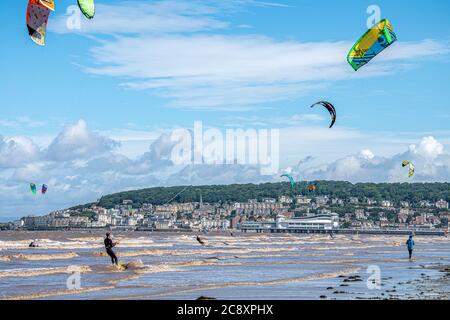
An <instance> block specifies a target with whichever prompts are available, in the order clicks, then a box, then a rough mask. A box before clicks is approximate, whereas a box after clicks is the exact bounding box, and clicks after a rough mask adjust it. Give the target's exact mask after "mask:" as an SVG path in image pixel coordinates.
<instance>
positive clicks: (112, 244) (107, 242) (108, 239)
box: [105, 232, 119, 266]
mask: <svg viewBox="0 0 450 320" xmlns="http://www.w3.org/2000/svg"><path fill="white" fill-rule="evenodd" d="M116 244H117V243H115V242H113V241H112V239H111V234H110V233H109V232H108V233H107V234H106V238H105V249H106V253H107V254H108V256H110V257H111V262H112V264H113V265H116V266H117V265H119V260H118V259H117V256H116V254H115V253H114V251H113V249H112V248H114V247H115V246H116Z"/></svg>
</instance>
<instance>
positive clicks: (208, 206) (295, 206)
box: [1, 195, 450, 235]
mask: <svg viewBox="0 0 450 320" xmlns="http://www.w3.org/2000/svg"><path fill="white" fill-rule="evenodd" d="M449 217H450V211H449V203H448V202H447V201H445V200H439V201H436V202H431V201H426V200H422V201H419V202H417V203H409V202H406V201H400V202H399V203H394V202H392V201H389V200H382V201H376V200H373V199H370V198H364V199H359V198H357V197H348V198H336V197H331V196H327V195H320V196H307V195H298V196H285V195H283V196H280V197H278V198H262V199H260V200H257V199H248V201H246V202H232V203H223V202H217V203H204V202H203V200H202V197H201V195H200V197H199V199H198V201H197V202H185V203H172V204H163V205H155V204H152V203H143V204H140V205H139V206H138V207H136V205H135V204H134V203H133V201H132V200H123V201H122V203H120V204H117V205H115V206H114V207H113V208H104V207H102V206H100V205H99V203H98V202H97V203H94V204H91V205H89V206H84V207H79V208H72V209H65V210H59V211H54V212H51V213H50V214H48V215H45V216H26V217H23V218H21V219H18V220H16V221H13V222H10V223H7V224H3V225H2V226H1V227H2V229H9V230H61V229H63V230H64V229H65V230H67V229H101V228H107V229H109V230H142V231H145V230H151V231H214V230H217V231H220V230H240V231H244V232H250V231H253V232H308V233H309V232H318V233H329V232H337V233H339V232H343V233H345V231H353V232H358V233H359V232H361V233H364V232H365V231H366V232H367V231H371V232H375V233H377V232H378V233H380V232H387V233H389V231H391V232H395V231H399V230H403V231H405V232H421V231H422V232H425V233H424V234H427V233H428V234H440V235H447V234H448V228H449Z"/></svg>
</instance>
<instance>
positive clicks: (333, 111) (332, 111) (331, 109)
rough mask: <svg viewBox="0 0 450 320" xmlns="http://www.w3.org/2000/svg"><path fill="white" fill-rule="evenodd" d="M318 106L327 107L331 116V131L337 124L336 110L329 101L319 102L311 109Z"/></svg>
mask: <svg viewBox="0 0 450 320" xmlns="http://www.w3.org/2000/svg"><path fill="white" fill-rule="evenodd" d="M317 105H321V106H323V107H325V108H326V109H327V110H328V112H329V113H330V115H331V125H330V129H331V128H332V127H333V126H334V123H335V122H336V108H335V107H334V106H333V105H332V104H331V103H329V102H327V101H319V102H317V103H315V104H313V105H312V106H311V108H314V107H315V106H317Z"/></svg>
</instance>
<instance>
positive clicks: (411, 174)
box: [402, 160, 415, 178]
mask: <svg viewBox="0 0 450 320" xmlns="http://www.w3.org/2000/svg"><path fill="white" fill-rule="evenodd" d="M402 167H403V168H404V167H409V177H410V178H411V177H412V176H413V175H414V172H415V167H414V165H413V164H412V163H411V162H409V161H408V160H405V161H403V162H402Z"/></svg>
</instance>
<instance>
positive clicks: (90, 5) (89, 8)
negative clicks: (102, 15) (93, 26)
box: [78, 0, 95, 19]
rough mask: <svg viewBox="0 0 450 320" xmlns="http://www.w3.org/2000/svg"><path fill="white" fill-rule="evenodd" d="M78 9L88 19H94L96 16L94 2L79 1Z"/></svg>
mask: <svg viewBox="0 0 450 320" xmlns="http://www.w3.org/2000/svg"><path fill="white" fill-rule="evenodd" d="M78 7H80V10H81V12H83V14H84V16H85V17H86V18H88V19H92V18H94V15H95V3H94V0H78Z"/></svg>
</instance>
